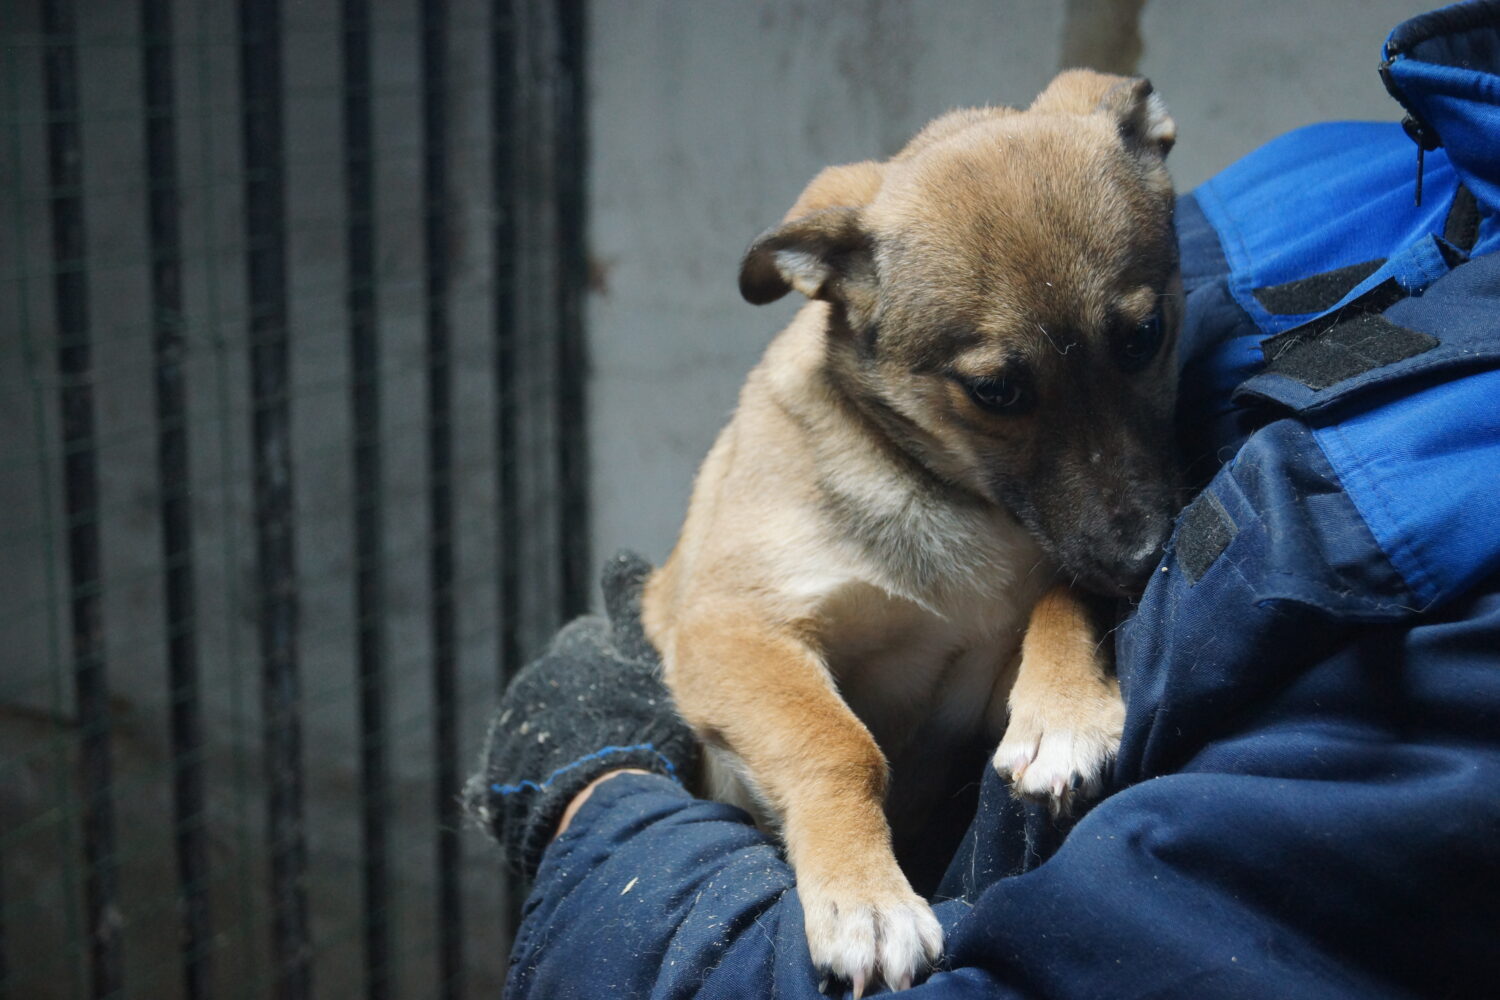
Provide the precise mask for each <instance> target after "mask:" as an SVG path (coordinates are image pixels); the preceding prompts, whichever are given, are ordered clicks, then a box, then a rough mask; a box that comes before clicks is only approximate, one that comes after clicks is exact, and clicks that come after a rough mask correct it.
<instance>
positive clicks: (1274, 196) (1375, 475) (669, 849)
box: [506, 2, 1500, 1000]
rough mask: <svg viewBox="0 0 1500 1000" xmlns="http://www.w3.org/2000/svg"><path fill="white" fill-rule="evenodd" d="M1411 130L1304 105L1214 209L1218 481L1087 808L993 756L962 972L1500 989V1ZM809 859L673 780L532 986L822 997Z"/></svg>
mask: <svg viewBox="0 0 1500 1000" xmlns="http://www.w3.org/2000/svg"><path fill="white" fill-rule="evenodd" d="M1385 57H1386V67H1385V68H1386V77H1387V80H1388V83H1389V86H1390V87H1391V89H1392V91H1393V93H1394V94H1395V96H1397V98H1398V99H1399V100H1400V101H1401V102H1402V104H1403V105H1404V106H1405V107H1406V109H1407V110H1408V111H1409V112H1410V113H1411V114H1412V116H1413V121H1414V124H1413V125H1412V126H1411V128H1410V131H1411V132H1413V133H1415V134H1418V135H1427V136H1432V135H1436V136H1439V137H1441V142H1440V143H1439V144H1438V145H1437V146H1436V148H1433V149H1430V150H1428V151H1427V152H1426V156H1425V165H1424V170H1425V192H1424V197H1423V202H1422V204H1421V205H1420V206H1418V205H1415V204H1414V202H1413V198H1412V186H1413V181H1414V172H1415V169H1416V147H1415V146H1414V145H1413V144H1412V142H1411V141H1410V139H1409V138H1408V137H1407V134H1405V133H1403V130H1402V129H1401V128H1400V127H1398V126H1395V125H1371V124H1341V125H1327V126H1317V127H1314V128H1311V129H1306V130H1302V131H1300V132H1297V133H1293V134H1292V135H1290V136H1287V137H1284V138H1283V139H1281V140H1278V141H1277V142H1275V143H1272V144H1271V145H1269V146H1268V147H1266V148H1265V149H1263V150H1261V151H1259V152H1257V153H1255V154H1252V155H1251V156H1250V157H1248V158H1247V159H1246V160H1244V161H1242V162H1241V163H1239V164H1236V165H1235V166H1234V167H1232V168H1230V169H1229V170H1227V171H1225V172H1224V173H1223V174H1221V175H1220V176H1219V177H1216V178H1215V179H1214V180H1212V181H1210V182H1209V183H1208V184H1206V185H1204V187H1202V188H1200V189H1199V190H1198V191H1196V192H1195V193H1194V194H1193V195H1191V196H1187V197H1185V198H1184V199H1183V200H1182V202H1181V204H1180V207H1179V212H1178V226H1179V235H1180V244H1181V247H1182V254H1183V272H1184V285H1185V291H1186V295H1187V318H1186V321H1185V324H1184V330H1183V333H1182V340H1181V342H1180V345H1179V360H1180V364H1181V366H1182V377H1181V384H1182V392H1181V397H1180V400H1181V405H1180V410H1181V425H1182V427H1181V434H1182V440H1183V447H1184V451H1185V453H1186V455H1187V457H1188V458H1189V459H1190V461H1191V463H1192V468H1193V472H1194V474H1195V477H1196V485H1198V486H1199V487H1201V489H1200V492H1199V493H1198V494H1197V497H1196V499H1195V500H1193V502H1192V503H1191V504H1190V505H1189V506H1188V507H1187V509H1186V510H1185V511H1184V512H1183V514H1182V515H1181V517H1180V518H1179V519H1178V523H1177V526H1176V529H1175V532H1174V535H1173V538H1172V541H1171V542H1170V544H1169V546H1168V549H1167V552H1166V554H1165V557H1164V559H1163V561H1162V564H1161V566H1160V567H1159V570H1158V572H1157V573H1156V574H1155V575H1154V577H1153V579H1152V581H1151V583H1150V585H1149V586H1148V587H1147V589H1146V591H1145V594H1144V595H1143V596H1142V598H1141V600H1140V603H1139V605H1138V607H1137V608H1136V609H1135V610H1134V613H1133V614H1131V615H1130V616H1129V617H1128V618H1127V619H1126V620H1125V622H1124V623H1123V624H1122V626H1121V627H1120V628H1119V629H1118V630H1117V631H1116V633H1115V643H1116V661H1117V666H1118V669H1119V675H1120V682H1121V687H1122V690H1123V691H1124V693H1125V696H1126V703H1127V715H1126V723H1125V736H1124V741H1123V743H1122V746H1121V749H1120V754H1119V757H1118V759H1117V761H1116V763H1115V766H1114V769H1113V773H1112V775H1111V777H1110V780H1109V783H1108V787H1107V789H1106V792H1107V794H1106V795H1105V796H1104V798H1103V799H1102V800H1101V801H1100V802H1099V803H1098V804H1097V805H1096V806H1095V807H1094V808H1093V809H1092V810H1090V811H1089V812H1087V813H1086V814H1085V815H1083V816H1082V817H1081V818H1080V819H1078V820H1077V821H1076V823H1074V824H1073V825H1072V826H1071V828H1067V829H1063V828H1057V827H1054V826H1053V825H1052V824H1051V823H1050V822H1049V821H1048V819H1047V818H1046V817H1045V816H1044V815H1041V814H1040V813H1038V812H1037V811H1035V810H1032V809H1027V808H1023V807H1022V806H1020V805H1018V804H1017V803H1016V802H1015V801H1013V800H1012V799H1011V797H1010V796H1009V794H1008V790H1007V789H1006V788H1005V786H1004V785H1003V783H1002V782H1001V781H1000V780H999V779H998V778H997V777H996V776H995V775H994V774H993V772H991V771H988V770H986V771H985V773H984V776H983V778H982V784H981V788H980V796H979V799H980V801H979V806H978V810H977V814H976V816H975V818H974V821H973V824H972V825H971V826H970V828H969V830H968V833H967V834H966V836H965V838H964V840H963V843H962V845H961V847H960V849H959V851H958V853H957V855H956V856H955V857H954V858H953V861H952V863H951V865H950V866H949V868H948V871H947V874H946V876H945V877H944V879H943V881H942V884H941V886H940V888H939V892H938V895H937V898H938V899H939V900H941V901H940V902H938V903H936V905H935V909H936V912H937V913H938V917H939V919H940V920H941V921H942V923H943V926H944V931H945V934H946V942H945V948H946V954H945V956H944V960H943V961H944V964H943V967H942V968H940V969H939V970H937V971H936V972H935V973H934V974H933V975H932V976H931V977H930V978H929V979H928V980H927V981H926V982H925V983H923V984H921V985H919V986H917V987H916V988H915V989H913V990H912V991H911V996H912V998H913V1000H923V998H927V997H931V998H950V997H987V998H1000V997H1004V998H1009V997H1068V998H1076V997H1107V998H1133V997H1183V998H1194V1000H1199V998H1205V997H1247V998H1249V997H1254V998H1257V1000H1259V998H1265V997H1277V998H1284V997H1309V998H1312V997H1317V998H1328V997H1350V998H1354V997H1358V998H1361V1000H1368V998H1380V997H1414V996H1421V997H1478V996H1492V995H1495V994H1496V990H1497V984H1500V891H1497V890H1500V254H1496V253H1495V252H1494V251H1495V250H1497V249H1500V204H1497V196H1500V75H1497V71H1500V3H1494V2H1485V3H1473V4H1467V5H1460V6H1458V7H1455V8H1445V9H1444V10H1442V11H1439V12H1436V13H1434V14H1432V15H1425V16H1424V17H1422V18H1418V19H1415V20H1414V21H1411V22H1408V23H1407V24H1406V25H1403V26H1402V27H1401V28H1399V29H1398V30H1397V32H1396V33H1395V34H1393V35H1392V36H1391V39H1390V41H1388V43H1387V48H1386V52H1385ZM818 986H819V983H818V982H817V981H816V979H815V974H814V971H813V969H812V967H811V965H810V962H809V959H808V953H807V945H806V941H805V939H804V936H803V928H802V922H801V909H800V907H799V905H798V902H797V896H796V890H795V887H794V884H793V877H792V873H791V871H790V869H789V868H788V867H787V865H786V863H785V861H784V860H783V858H782V856H781V855H780V853H779V851H778V848H777V846H776V845H775V843H774V842H773V841H772V840H770V839H768V838H767V837H766V836H764V835H763V834H761V833H759V832H757V831H756V830H755V829H753V828H752V827H751V826H749V825H748V824H747V823H746V822H745V817H744V815H743V814H742V813H739V812H738V811H736V810H734V809H732V808H730V807H727V806H723V805H719V804H715V803H710V802H703V801H699V800H696V799H693V798H692V797H690V796H689V795H687V793H685V792H684V791H683V790H682V789H681V788H679V787H678V786H676V785H675V784H673V783H672V782H670V781H668V780H667V779H664V778H660V777H646V776H631V775H627V776H623V777H619V778H616V779H614V780H611V781H609V782H606V783H605V784H603V785H601V786H599V787H598V789H597V791H596V792H595V794H594V796H593V797H592V798H591V800H590V801H589V802H588V803H586V804H585V805H584V807H583V808H582V809H581V810H580V811H579V813H578V815H577V817H576V818H575V820H574V823H573V826H572V827H571V828H570V829H569V831H568V832H567V833H566V834H565V835H564V836H563V837H561V838H559V839H558V840H557V841H556V842H555V843H554V844H553V846H552V847H551V848H550V849H549V851H548V852H547V855H546V857H545V859H544V861H543V864H542V868H541V870H540V873H539V875H538V879H537V882H536V885H535V888H534V891H533V893H532V896H531V898H530V899H529V900H528V902H527V904H526V909H525V916H524V920H523V923H522V926H521V929H520V932H519V934H518V937H517V940H516V943H515V947H514V951H513V953H512V966H511V969H510V975H509V979H508V981H507V986H506V994H507V996H509V997H514V998H522V997H548V998H554V997H606V996H607V997H710V998H721V997H788V998H807V1000H812V998H815V997H817V996H818Z"/></svg>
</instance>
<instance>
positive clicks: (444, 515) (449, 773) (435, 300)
mask: <svg viewBox="0 0 1500 1000" xmlns="http://www.w3.org/2000/svg"><path fill="white" fill-rule="evenodd" d="M421 17H422V28H421V35H422V52H421V66H422V148H423V168H422V240H423V247H424V256H423V259H424V262H425V265H424V266H425V275H424V277H425V284H424V289H423V292H424V296H425V302H424V315H425V321H426V336H427V342H426V369H427V370H426V377H427V480H428V495H427V503H428V538H429V542H428V545H429V548H428V563H427V565H428V588H429V595H430V614H431V637H432V705H433V715H432V745H433V760H434V773H433V778H434V780H433V805H434V808H435V809H436V811H437V817H438V823H437V868H438V871H437V894H438V899H437V921H438V927H437V935H438V977H439V983H438V987H437V991H436V992H437V995H438V996H439V997H441V998H443V1000H454V998H457V997H461V996H463V993H464V941H463V896H462V891H461V888H460V882H459V879H460V874H461V873H460V866H461V865H462V863H463V854H462V842H461V841H460V839H459V831H460V830H461V829H462V827H463V817H462V813H461V810H460V808H459V797H458V796H459V788H460V783H461V781H462V778H461V776H460V773H459V747H458V676H457V671H458V663H457V646H456V643H455V632H456V629H457V613H456V608H455V606H454V591H453V584H454V558H453V555H454V553H453V528H454V518H453V507H454V497H453V412H452V405H453V404H452V397H453V359H452V341H451V337H450V330H449V303H448V295H449V279H450V273H449V259H448V241H449V235H450V223H449V217H448V213H449V211H450V207H451V206H450V199H449V191H448V114H447V100H448V4H447V0H423V3H422V10H421Z"/></svg>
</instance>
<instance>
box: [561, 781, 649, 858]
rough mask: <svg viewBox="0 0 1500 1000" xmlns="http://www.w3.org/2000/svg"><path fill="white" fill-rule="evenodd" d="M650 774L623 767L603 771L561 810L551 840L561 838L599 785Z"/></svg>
mask: <svg viewBox="0 0 1500 1000" xmlns="http://www.w3.org/2000/svg"><path fill="white" fill-rule="evenodd" d="M650 773H651V772H650V771H642V770H641V769H640V768H638V767H624V768H621V769H620V770H618V771H605V772H604V773H603V774H601V775H599V777H597V778H595V779H594V780H593V781H590V782H589V783H588V784H587V785H585V786H584V788H583V791H581V792H579V793H578V794H577V795H575V796H573V801H572V802H569V803H568V808H566V809H564V810H563V814H562V819H560V820H558V823H557V832H556V833H554V834H553V835H552V839H553V840H556V839H557V838H558V837H561V836H562V835H563V831H564V830H566V829H567V828H568V824H569V823H571V822H573V816H574V815H575V814H576V813H577V812H578V810H579V809H581V808H582V807H583V804H584V803H585V802H587V801H588V800H589V796H590V795H593V794H594V789H596V788H598V787H599V786H600V785H601V784H603V783H604V782H606V781H608V780H609V779H610V778H618V777H619V776H620V775H622V774H650Z"/></svg>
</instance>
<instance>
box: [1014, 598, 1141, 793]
mask: <svg viewBox="0 0 1500 1000" xmlns="http://www.w3.org/2000/svg"><path fill="white" fill-rule="evenodd" d="M1009 702H1010V722H1009V724H1008V725H1007V726H1006V729H1005V738H1004V739H1002V740H1001V741H1000V747H999V749H998V750H996V751H995V770H996V771H998V772H999V773H1000V775H1001V776H1002V777H1009V778H1010V780H1011V788H1012V791H1014V792H1015V794H1016V795H1018V796H1022V797H1025V798H1030V799H1036V800H1039V801H1043V802H1046V803H1047V804H1048V805H1050V806H1051V807H1052V810H1053V811H1054V812H1055V813H1056V812H1061V811H1064V810H1066V809H1067V808H1068V806H1069V805H1070V803H1071V800H1072V799H1073V798H1074V796H1082V797H1090V796H1093V795H1094V794H1097V792H1098V790H1099V784H1100V782H1101V779H1102V778H1103V772H1104V767H1105V765H1106V764H1108V763H1109V761H1110V759H1111V758H1112V757H1114V755H1115V752H1116V751H1117V750H1118V749H1119V748H1120V736H1121V733H1122V732H1123V730H1124V726H1125V705H1124V702H1122V701H1121V699H1120V685H1119V682H1117V681H1116V680H1115V679H1114V678H1113V677H1111V676H1110V675H1109V674H1108V672H1107V671H1106V669H1105V660H1104V657H1103V655H1102V653H1101V646H1100V643H1099V640H1098V636H1097V634H1096V632H1095V629H1094V626H1093V623H1092V622H1091V621H1090V620H1089V616H1088V613H1087V610H1086V609H1085V608H1084V607H1083V605H1082V604H1081V603H1080V602H1079V600H1078V598H1077V597H1076V596H1075V595H1074V594H1073V592H1072V591H1071V590H1069V589H1068V588H1067V587H1062V586H1058V587H1054V588H1053V589H1052V590H1050V591H1048V592H1047V593H1046V594H1045V595H1043V596H1042V599H1041V600H1040V601H1038V602H1037V605H1036V608H1035V610H1033V611H1032V613H1031V623H1030V625H1029V626H1028V627H1027V629H1026V638H1025V640H1024V641H1023V642H1022V644H1021V667H1020V670H1019V672H1018V673H1017V675H1016V681H1015V684H1014V685H1013V686H1012V687H1011V689H1010V699H1009Z"/></svg>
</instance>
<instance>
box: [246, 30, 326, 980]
mask: <svg viewBox="0 0 1500 1000" xmlns="http://www.w3.org/2000/svg"><path fill="white" fill-rule="evenodd" d="M239 23H240V38H239V56H240V88H241V91H242V93H241V116H240V122H241V141H242V143H243V149H242V155H243V158H244V171H245V178H244V179H245V230H246V233H245V235H246V242H247V243H248V245H249V249H248V251H247V252H246V255H245V262H246V281H247V285H248V296H249V304H250V398H251V408H252V413H251V425H252V464H253V467H254V473H253V476H254V480H255V535H256V561H257V581H256V589H257V596H258V601H257V618H258V631H259V640H260V656H261V713H262V719H261V725H262V738H263V740H264V748H263V753H264V755H265V757H264V772H265V779H266V787H267V799H266V837H267V851H268V853H269V855H270V859H271V954H272V963H273V968H272V970H271V974H270V978H271V980H272V982H273V984H274V986H273V989H274V992H275V995H276V996H277V997H278V998H280V1000H303V998H305V997H307V996H309V995H310V994H311V990H312V967H311V962H310V957H311V952H312V945H311V940H310V937H309V928H308V919H307V887H306V884H305V883H306V876H307V844H306V829H305V825H306V821H305V817H304V815H303V770H302V719H301V709H302V705H301V702H302V694H301V677H300V672H299V669H298V666H299V665H298V652H297V631H298V598H297V586H296V579H297V572H296V547H295V522H294V514H293V503H292V426H291V420H292V413H291V395H290V371H289V368H290V358H289V353H290V343H289V334H288V328H287V287H286V279H287V276H286V235H285V229H286V207H285V191H284V183H285V181H284V175H285V171H286V163H285V156H284V143H283V135H282V83H281V10H280V4H279V2H278V0H240V4H239Z"/></svg>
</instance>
